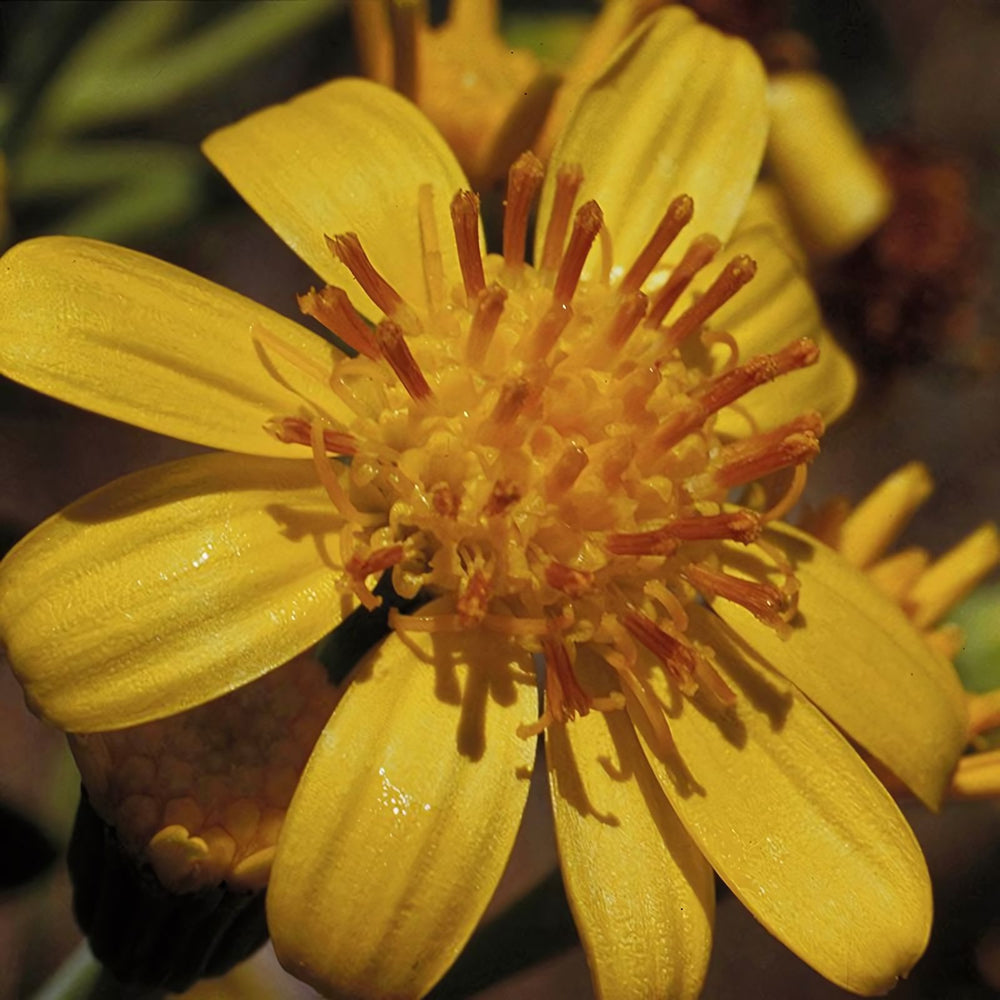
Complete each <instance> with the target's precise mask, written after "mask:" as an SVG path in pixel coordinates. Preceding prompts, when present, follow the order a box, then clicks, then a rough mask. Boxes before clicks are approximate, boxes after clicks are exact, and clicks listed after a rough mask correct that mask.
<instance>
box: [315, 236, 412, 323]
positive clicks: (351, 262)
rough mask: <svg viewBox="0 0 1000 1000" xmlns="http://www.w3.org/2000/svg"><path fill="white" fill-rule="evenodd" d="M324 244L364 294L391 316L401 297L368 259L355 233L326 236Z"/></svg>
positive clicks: (401, 300) (400, 303) (399, 304)
mask: <svg viewBox="0 0 1000 1000" xmlns="http://www.w3.org/2000/svg"><path fill="white" fill-rule="evenodd" d="M326 245H327V246H328V247H329V248H330V250H331V251H332V252H333V254H334V256H335V257H336V258H337V259H338V260H339V261H340V262H341V263H342V264H343V265H344V267H346V268H347V270H348V271H350V272H351V274H353V275H354V280H355V281H356V282H357V283H358V284H359V285H360V286H361V287H362V288H363V289H364V292H365V294H366V295H367V296H368V298H370V299H371V300H372V302H374V303H375V305H376V306H378V307H379V309H381V310H382V312H384V313H385V314H386V316H392V315H393V314H394V313H395V312H396V310H397V309H399V307H400V306H401V305H402V304H403V298H402V296H401V295H400V294H399V292H397V291H396V289H395V288H393V287H392V285H390V284H389V282H388V281H386V280H385V278H383V277H382V275H381V274H379V273H378V271H376V270H375V266H374V265H373V264H372V262H371V261H370V260H369V259H368V254H366V253H365V251H364V248H363V247H362V246H361V240H359V239H358V234H357V233H341V234H340V235H339V236H333V237H330V236H327V237H326Z"/></svg>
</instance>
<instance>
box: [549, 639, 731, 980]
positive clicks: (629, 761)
mask: <svg viewBox="0 0 1000 1000" xmlns="http://www.w3.org/2000/svg"><path fill="white" fill-rule="evenodd" d="M576 670H577V675H578V677H579V679H580V682H581V683H582V684H583V686H584V687H585V688H586V689H587V690H588V691H590V692H591V693H592V694H604V693H606V688H607V682H606V681H605V680H604V678H603V677H602V672H601V670H600V664H599V662H598V661H597V660H596V657H594V655H593V654H592V653H590V652H588V651H586V650H581V651H580V655H579V656H578V657H577V661H576ZM605 672H607V668H606V669H605ZM545 736H546V740H545V751H546V758H547V760H548V766H549V775H550V781H549V785H550V789H551V793H552V806H553V810H554V813H555V820H556V838H557V841H558V844H559V855H560V858H561V861H562V869H563V879H564V881H565V883H566V891H567V894H568V895H569V900H570V905H571V906H572V908H573V914H574V917H575V918H576V922H577V926H578V928H579V930H580V937H581V939H582V941H583V946H584V948H585V949H586V952H587V956H588V959H589V961H590V965H591V969H592V970H593V975H594V981H595V985H596V988H597V992H598V995H599V996H600V997H602V998H603V1000H611V998H615V1000H624V998H627V997H634V998H637V1000H638V998H644V997H650V996H655V997H667V996H669V997H675V998H677V1000H682V998H684V997H696V996H697V995H698V993H699V992H700V990H701V986H702V982H703V980H704V977H705V970H706V968H707V966H708V957H709V952H710V950H711V944H712V919H713V916H714V913H715V879H714V876H713V875H712V869H711V868H710V867H709V865H708V863H707V862H706V861H705V859H704V856H703V855H702V853H701V851H700V850H699V849H698V848H697V847H696V846H695V844H694V843H693V842H692V840H691V838H690V837H689V836H688V834H687V832H686V831H685V829H684V827H683V826H682V825H681V824H680V821H679V820H678V819H677V816H676V815H675V814H674V811H673V810H672V809H671V807H670V806H669V805H668V804H667V801H666V799H665V798H664V797H663V792H662V791H661V789H660V787H659V785H658V784H657V782H656V779H655V778H654V776H653V774H652V773H651V772H650V770H649V765H648V763H647V762H646V758H645V756H644V755H643V753H642V749H641V747H640V746H639V742H638V740H637V739H636V736H635V732H634V730H633V729H632V725H631V723H630V722H629V721H628V717H627V716H626V714H625V713H624V712H620V711H618V712H611V713H609V714H607V715H605V714H602V713H601V712H591V713H590V714H589V715H587V716H585V717H583V718H577V719H576V720H574V721H573V722H571V723H569V724H567V725H556V726H551V727H549V729H547V730H546V734H545Z"/></svg>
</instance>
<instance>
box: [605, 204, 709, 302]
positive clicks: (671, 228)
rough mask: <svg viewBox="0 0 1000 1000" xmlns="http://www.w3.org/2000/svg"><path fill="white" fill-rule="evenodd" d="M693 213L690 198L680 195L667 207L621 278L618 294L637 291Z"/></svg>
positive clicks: (628, 293)
mask: <svg viewBox="0 0 1000 1000" xmlns="http://www.w3.org/2000/svg"><path fill="white" fill-rule="evenodd" d="M693 213H694V202H693V201H692V200H691V197H690V196H689V195H686V194H682V195H680V196H679V197H677V198H674V200H673V201H672V202H671V203H670V205H669V206H668V207H667V210H666V212H665V213H664V215H663V218H662V219H661V220H660V224H659V225H658V226H657V227H656V231H655V232H654V233H653V235H652V236H651V237H650V238H649V242H648V243H647V244H646V245H645V247H643V249H642V252H641V253H640V254H639V256H638V257H636V259H635V263H633V265H632V266H631V267H630V268H629V270H628V273H627V274H626V275H625V277H624V278H622V283H621V285H620V286H619V289H618V292H619V294H621V295H631V294H633V293H634V292H637V291H639V289H640V288H641V287H642V283H643V282H644V281H645V280H646V279H647V278H648V277H649V275H650V274H651V273H652V270H653V268H654V267H656V265H657V262H658V261H659V260H660V258H661V257H662V256H663V255H664V253H666V251H667V248H668V247H669V246H670V244H671V243H673V242H674V240H675V239H676V238H677V234H678V233H679V232H680V231H681V230H682V229H683V228H684V227H685V226H686V225H687V224H688V223H689V222H690V221H691V216H692V214H693Z"/></svg>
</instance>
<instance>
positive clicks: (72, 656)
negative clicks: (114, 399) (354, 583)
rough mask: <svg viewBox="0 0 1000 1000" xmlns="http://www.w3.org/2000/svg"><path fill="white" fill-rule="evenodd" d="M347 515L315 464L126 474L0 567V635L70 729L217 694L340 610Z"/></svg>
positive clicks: (217, 458)
mask: <svg viewBox="0 0 1000 1000" xmlns="http://www.w3.org/2000/svg"><path fill="white" fill-rule="evenodd" d="M339 528H340V521H339V520H338V519H337V518H336V517H335V515H334V512H333V509H332V507H331V505H330V502H329V500H328V499H327V496H326V494H325V493H324V492H323V490H322V489H321V488H320V487H318V486H317V485H316V472H315V469H314V467H313V464H312V462H306V461H303V462H295V461H282V460H279V459H267V458H258V459H251V458H247V457H245V456H239V455H226V454H211V455H200V456H197V457H195V458H191V459H184V460H182V461H179V462H174V463H171V464H170V465H164V466H159V467H157V468H153V469H149V470H146V471H143V472H139V473H136V474H134V475H131V476H127V477H126V478H124V479H119V480H118V481H116V482H114V483H111V484H110V485H109V486H106V487H104V488H103V489H101V490H98V491H97V492H95V493H91V494H90V495H89V496H86V497H84V498H83V499H81V500H78V501H77V502H76V503H74V504H72V505H71V506H69V507H67V508H66V509H65V510H64V511H62V512H61V513H59V514H57V515H55V516H54V517H51V518H49V520H48V521H46V522H44V523H43V524H42V525H41V526H40V527H38V528H36V529H35V530H34V531H33V532H32V533H31V534H30V535H28V537H27V538H25V539H24V540H23V541H22V542H21V543H20V544H19V545H17V546H16V547H15V548H14V549H13V550H12V551H11V553H10V554H9V555H8V556H7V558H6V559H5V560H4V561H3V563H2V564H0V629H2V638H3V642H4V643H5V644H6V646H7V651H8V654H9V657H10V660H11V663H12V664H13V665H14V670H15V672H16V674H17V675H18V678H19V680H20V681H21V684H22V685H23V687H24V689H25V692H26V696H27V698H28V700H29V702H30V703H31V704H32V705H33V707H35V708H36V710H37V711H39V713H40V714H41V715H42V716H43V717H44V718H46V719H48V720H49V721H51V722H53V723H55V724H56V725H57V726H59V727H60V728H62V729H65V730H68V731H71V732H87V731H93V730H107V729H118V728H121V727H124V726H132V725H136V724H138V723H140V722H148V721H150V720H152V719H157V718H162V717H163V716H167V715H173V714H175V713H177V712H181V711H183V710H184V709H187V708H190V707H192V706H194V705H200V704H202V703H203V702H206V701H208V700H210V699H212V698H215V697H218V696H219V695H221V694H225V693H226V692H227V691H231V690H232V689H233V688H236V687H239V686H240V685H241V684H245V683H247V682H248V681H251V680H253V679H254V678H256V677H259V676H260V675H261V674H263V673H265V672H266V671H268V670H270V669H271V668H273V667H276V666H278V665H279V664H281V663H284V662H285V661H286V660H289V659H291V658H292V657H293V656H294V655H295V654H297V653H299V652H301V651H302V650H303V649H305V648H306V647H307V646H309V645H311V644H312V643H314V642H316V641H317V640H318V639H319V638H321V637H322V636H323V635H324V634H325V633H326V632H328V631H329V630H330V629H331V628H333V627H334V626H335V625H336V624H337V622H338V621H339V620H340V617H341V612H342V608H341V598H340V597H339V595H338V593H337V588H336V583H337V577H338V573H337V559H338V552H339V542H338V535H337V532H338V530H339Z"/></svg>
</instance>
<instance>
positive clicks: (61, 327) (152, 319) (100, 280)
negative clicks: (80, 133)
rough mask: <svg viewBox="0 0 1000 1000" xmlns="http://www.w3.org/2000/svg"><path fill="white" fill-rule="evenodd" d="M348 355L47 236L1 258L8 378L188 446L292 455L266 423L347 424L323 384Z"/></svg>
mask: <svg viewBox="0 0 1000 1000" xmlns="http://www.w3.org/2000/svg"><path fill="white" fill-rule="evenodd" d="M261 338H268V344H267V345H265V344H264V343H263V342H262V339H261ZM275 343H277V344H278V345H279V347H280V348H281V349H283V352H284V355H285V356H280V355H279V354H278V353H277V352H276V351H275V349H274V346H273V344H275ZM292 354H294V355H295V357H296V358H299V359H300V362H299V364H298V365H296V364H293V363H291V362H290V361H289V360H288V357H290V356H291V355H292ZM340 356H341V355H340V352H338V351H337V350H336V349H335V348H333V347H331V346H330V345H329V344H327V343H325V342H324V341H323V340H322V339H320V338H319V337H317V336H315V335H313V334H312V333H310V332H309V331H308V330H305V329H304V328H302V327H300V326H298V325H297V324H295V323H292V322H290V321H289V320H287V319H285V318H284V317H282V316H279V315H278V314H277V313H274V312H272V311H271V310H270V309H266V308H265V307H264V306H261V305H258V304H257V303H255V302H252V301H251V300H250V299H245V298H243V296H241V295H237V294H236V293H235V292H230V291H228V290H227V289H225V288H222V287H221V286H219V285H215V284H213V283H212V282H210V281H206V280H205V279H204V278H199V277H197V276H196V275H194V274H191V273H189V272H188V271H184V270H182V269H181V268H178V267H174V266H172V265H170V264H165V263H163V262H162V261H159V260H156V259H155V258H153V257H147V256H146V255H145V254H140V253H136V252H134V251H132V250H125V249H123V248H122V247H116V246H112V245H111V244H109V243H99V242H97V241H95V240H87V239H77V238H74V237H61V236H57V237H43V238H41V239H36V240H30V241H28V242H27V243H21V244H19V245H18V246H16V247H14V248H13V249H12V250H10V251H8V252H7V254H5V255H4V257H3V259H2V260H0V372H2V373H3V374H5V375H8V376H9V377H10V378H12V379H15V380H16V381H18V382H22V383H23V384H25V385H28V386H31V388H33V389H38V390H39V391H40V392H44V393H47V394H48V395H50V396H55V397H56V398H58V399H62V400H65V401H66V402H69V403H74V404H75V405H77V406H83V407H85V408H86V409H88V410H94V411H95V412H97V413H103V414H105V415H106V416H109V417H115V418H116V419H118V420H124V421H127V422H128V423H131V424H135V425H136V426H137V427H145V428H147V429H149V430H154V431H159V432H160V433H162V434H170V435H172V436H173V437H178V438H181V439H183V440H185V441H193V442H195V443H196V444H204V445H208V446H209V447H213V448H222V449H225V450H228V451H241V452H248V453H251V454H258V455H281V456H283V457H288V456H289V455H290V454H291V452H290V449H289V446H288V445H286V444H281V443H280V442H279V441H277V440H275V439H274V438H273V437H272V436H271V435H269V434H267V433H266V432H265V431H264V429H263V425H264V423H265V422H266V421H268V420H269V419H271V418H272V417H275V416H287V415H295V414H299V413H302V412H305V411H306V410H309V411H311V412H316V411H317V408H318V407H320V406H322V408H323V411H325V412H326V413H327V414H328V415H329V416H331V417H332V418H335V419H336V418H339V419H345V418H348V417H349V416H350V414H349V413H348V412H347V411H346V410H345V408H344V406H343V404H342V403H340V402H339V401H338V400H337V399H336V397H334V396H333V394H332V393H331V392H330V391H329V389H328V387H325V386H324V385H322V384H320V381H319V380H320V379H321V378H322V377H323V376H324V375H326V376H328V375H329V372H330V371H331V368H332V365H333V363H334V361H335V359H336V358H338V357H340ZM304 368H309V369H311V370H312V369H314V370H315V373H314V374H306V372H305V371H304V370H303V369H304Z"/></svg>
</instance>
